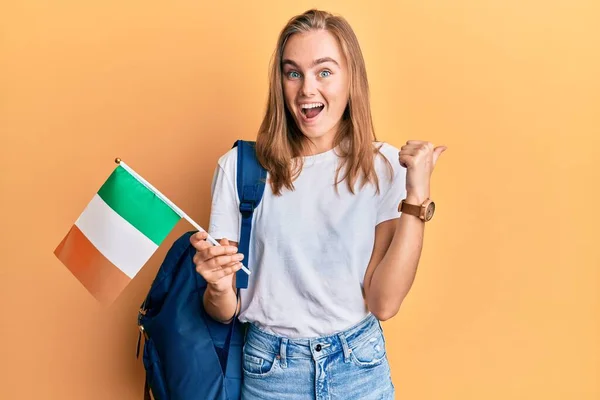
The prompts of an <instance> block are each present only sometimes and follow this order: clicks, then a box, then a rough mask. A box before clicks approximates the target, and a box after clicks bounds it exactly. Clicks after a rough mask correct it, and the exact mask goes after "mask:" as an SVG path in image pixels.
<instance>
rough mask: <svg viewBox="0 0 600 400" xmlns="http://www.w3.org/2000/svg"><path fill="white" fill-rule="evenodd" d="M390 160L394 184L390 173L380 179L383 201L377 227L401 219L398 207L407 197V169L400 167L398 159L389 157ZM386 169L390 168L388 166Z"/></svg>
mask: <svg viewBox="0 0 600 400" xmlns="http://www.w3.org/2000/svg"><path fill="white" fill-rule="evenodd" d="M396 154H397V152H396ZM388 160H389V161H390V163H391V164H392V167H393V169H394V177H393V180H392V182H390V179H389V173H386V174H383V175H382V176H381V177H380V178H379V185H380V188H381V199H380V201H379V209H378V210H377V221H376V225H378V224H380V223H382V222H385V221H388V220H390V219H394V218H400V214H401V213H400V212H399V211H398V205H399V204H400V201H401V200H402V199H404V198H405V197H406V169H405V168H404V167H403V166H401V165H400V163H399V162H398V159H397V158H396V159H394V158H391V157H389V158H388ZM386 169H389V168H388V167H387V166H386ZM386 172H387V171H386Z"/></svg>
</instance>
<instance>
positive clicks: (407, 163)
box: [398, 155, 413, 168]
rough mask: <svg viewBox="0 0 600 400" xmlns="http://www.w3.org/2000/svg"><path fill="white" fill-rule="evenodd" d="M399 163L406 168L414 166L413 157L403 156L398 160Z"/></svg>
mask: <svg viewBox="0 0 600 400" xmlns="http://www.w3.org/2000/svg"><path fill="white" fill-rule="evenodd" d="M398 161H400V165H402V166H403V167H404V168H408V167H412V165H413V156H410V155H402V156H400V157H399V158H398Z"/></svg>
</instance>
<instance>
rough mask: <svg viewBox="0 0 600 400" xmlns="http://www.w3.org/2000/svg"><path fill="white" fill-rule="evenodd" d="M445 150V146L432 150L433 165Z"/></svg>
mask: <svg viewBox="0 0 600 400" xmlns="http://www.w3.org/2000/svg"><path fill="white" fill-rule="evenodd" d="M447 149H448V147H446V146H438V147H436V148H435V149H433V165H435V163H436V162H437V160H438V158H439V157H440V156H441V155H442V153H443V152H444V151H446V150H447Z"/></svg>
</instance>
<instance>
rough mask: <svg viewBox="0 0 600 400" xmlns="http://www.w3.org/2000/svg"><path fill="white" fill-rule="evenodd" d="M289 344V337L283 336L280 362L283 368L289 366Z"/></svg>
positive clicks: (280, 347)
mask: <svg viewBox="0 0 600 400" xmlns="http://www.w3.org/2000/svg"><path fill="white" fill-rule="evenodd" d="M287 344H288V339H287V338H281V344H280V346H279V363H280V364H281V367H282V368H287V358H286V355H287Z"/></svg>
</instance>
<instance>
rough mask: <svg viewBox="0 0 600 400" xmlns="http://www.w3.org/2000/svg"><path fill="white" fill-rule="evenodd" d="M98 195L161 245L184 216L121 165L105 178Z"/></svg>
mask: <svg viewBox="0 0 600 400" xmlns="http://www.w3.org/2000/svg"><path fill="white" fill-rule="evenodd" d="M98 195H99V196H100V198H102V200H104V201H105V202H106V204H108V206H109V207H110V208H112V209H113V210H115V212H116V213H118V214H119V215H120V216H121V217H123V218H124V219H125V220H127V221H128V222H129V223H130V224H131V225H133V226H135V227H136V228H137V229H138V230H139V231H140V232H141V233H143V234H144V235H145V236H146V237H148V238H149V239H150V240H152V241H153V242H154V243H156V245H157V246H160V244H161V243H162V241H163V240H164V239H165V237H167V235H168V234H169V233H170V232H171V230H172V229H173V228H174V227H175V225H176V224H177V222H178V221H179V220H180V219H181V217H180V216H179V215H177V213H176V212H175V211H173V210H172V209H171V207H169V206H168V205H167V204H165V202H164V201H162V200H161V199H160V198H159V197H158V196H156V195H155V194H154V192H152V191H151V190H149V189H147V188H146V186H144V185H143V184H141V183H140V182H139V181H138V180H137V179H135V177H133V176H131V174H130V173H129V172H127V171H126V170H125V169H124V168H123V167H121V166H120V165H119V166H118V167H117V168H115V170H114V171H113V172H112V174H111V175H110V176H109V177H108V179H107V180H106V182H104V185H102V187H101V188H100V190H99V191H98Z"/></svg>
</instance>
